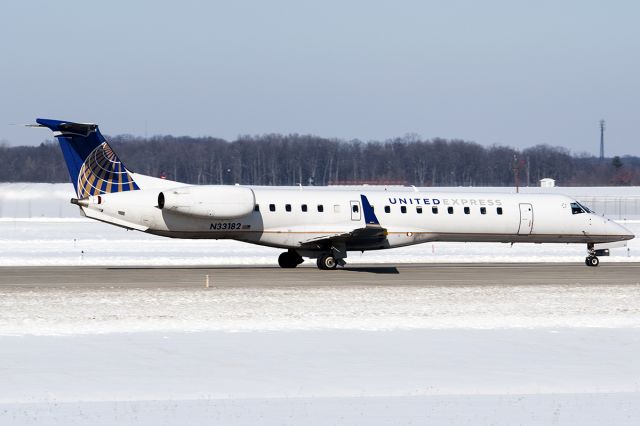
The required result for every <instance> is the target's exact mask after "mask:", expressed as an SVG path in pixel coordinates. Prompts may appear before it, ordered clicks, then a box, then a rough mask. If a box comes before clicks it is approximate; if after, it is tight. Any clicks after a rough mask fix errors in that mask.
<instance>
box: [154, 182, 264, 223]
mask: <svg viewBox="0 0 640 426" xmlns="http://www.w3.org/2000/svg"><path fill="white" fill-rule="evenodd" d="M255 204H256V198H255V195H254V194H253V191H252V190H251V189H249V188H245V187H242V186H224V185H202V186H200V185H198V186H183V187H180V188H174V189H169V190H166V191H162V192H161V193H160V194H158V207H159V208H160V209H162V210H166V211H170V212H174V213H180V214H183V215H186V216H194V217H202V218H213V219H237V218H240V217H243V216H246V215H248V214H250V213H251V212H252V211H253V208H254V206H255Z"/></svg>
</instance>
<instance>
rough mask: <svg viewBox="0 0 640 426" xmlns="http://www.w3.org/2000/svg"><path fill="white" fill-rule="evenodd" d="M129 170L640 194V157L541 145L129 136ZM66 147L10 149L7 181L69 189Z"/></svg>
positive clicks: (125, 140)
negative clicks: (549, 186)
mask: <svg viewBox="0 0 640 426" xmlns="http://www.w3.org/2000/svg"><path fill="white" fill-rule="evenodd" d="M108 140H109V143H110V144H111V146H112V147H113V149H114V150H115V151H116V152H117V153H118V155H119V157H120V159H121V160H122V161H123V162H124V163H125V165H126V166H127V168H128V169H130V170H131V171H134V172H138V173H143V174H147V175H151V176H157V177H160V176H164V177H166V178H167V179H172V180H178V181H180V182H185V183H192V184H234V183H240V184H253V185H299V184H302V185H309V184H313V185H331V184H362V183H369V184H376V183H377V184H402V185H416V186H512V185H514V184H515V181H516V179H518V181H519V184H520V185H522V186H537V185H538V181H539V180H540V179H542V178H547V177H548V178H553V179H555V180H556V182H557V184H558V185H561V186H596V185H639V184H640V157H634V156H625V157H622V158H620V157H614V158H607V159H605V160H602V161H601V160H599V159H598V158H596V157H593V156H590V155H586V154H581V155H576V154H572V153H571V152H569V151H568V150H567V149H564V148H559V147H552V146H548V145H536V146H533V147H531V148H526V149H523V150H518V149H514V148H511V147H508V146H499V145H493V146H482V145H480V144H477V143H474V142H467V141H463V140H447V139H440V138H436V139H430V140H422V139H420V138H419V137H417V136H414V135H407V136H405V137H402V138H396V139H392V140H387V141H384V142H362V141H359V140H353V141H343V140H338V139H326V138H321V137H317V136H310V135H298V134H293V135H279V134H270V135H262V136H241V137H239V138H237V139H236V140H234V141H232V142H228V141H225V140H223V139H218V138H213V137H201V138H194V137H185V136H183V137H174V136H155V137H151V138H140V137H134V136H129V135H120V136H115V137H112V138H108ZM68 180H69V177H68V174H67V169H66V167H65V165H64V160H63V158H62V154H61V152H60V149H59V147H58V145H57V143H56V142H53V141H50V142H44V143H42V144H40V145H39V146H16V147H9V146H6V145H5V146H0V181H2V182H67V181H68Z"/></svg>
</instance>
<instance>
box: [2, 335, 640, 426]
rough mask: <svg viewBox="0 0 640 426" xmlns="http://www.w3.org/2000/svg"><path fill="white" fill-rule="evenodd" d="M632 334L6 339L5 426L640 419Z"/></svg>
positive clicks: (638, 367) (637, 344) (636, 339)
mask: <svg viewBox="0 0 640 426" xmlns="http://www.w3.org/2000/svg"><path fill="white" fill-rule="evenodd" d="M639 350H640V333H638V332H637V331H636V329H622V330H611V329H587V328H579V329H551V330H544V329H534V330H514V329H512V330H465V329H451V330H411V331H398V330H396V331H376V332H367V331H298V332H247V333H225V332H203V333H130V334H106V335H89V336H69V337H29V336H27V337H20V338H17V337H0V359H2V365H1V366H0V374H1V376H2V381H1V382H0V424H3V425H4V424H11V425H14V424H20V425H41V424H46V425H65V426H70V425H86V424H91V425H113V424H117V425H139V424H144V425H154V426H155V425H168V424H172V425H183V424H188V425H212V424H215V425H235V424H242V425H256V424H260V425H262V424H267V425H300V424H304V425H307V424H309V425H325V424H332V425H421V424H456V425H457V424H463V425H485V424H486V425H488V424H493V425H496V424H505V425H512V424H521V425H540V424H545V425H547V424H549V425H551V424H556V425H558V424H569V425H574V424H579V425H603V424H615V425H636V424H638V419H640V392H639V386H640V380H639V377H640V363H639V362H638V361H637V353H638V351H639Z"/></svg>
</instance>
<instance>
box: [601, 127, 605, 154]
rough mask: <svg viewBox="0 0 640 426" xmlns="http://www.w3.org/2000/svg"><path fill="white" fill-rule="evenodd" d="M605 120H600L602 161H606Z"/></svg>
mask: <svg viewBox="0 0 640 426" xmlns="http://www.w3.org/2000/svg"><path fill="white" fill-rule="evenodd" d="M604 128H605V126H604V120H600V161H602V160H604Z"/></svg>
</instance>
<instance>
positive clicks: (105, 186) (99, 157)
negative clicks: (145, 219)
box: [36, 118, 140, 198]
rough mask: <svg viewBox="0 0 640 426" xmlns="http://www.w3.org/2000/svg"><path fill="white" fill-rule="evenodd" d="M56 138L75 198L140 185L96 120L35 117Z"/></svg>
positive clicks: (134, 187) (135, 187) (130, 189)
mask: <svg viewBox="0 0 640 426" xmlns="http://www.w3.org/2000/svg"><path fill="white" fill-rule="evenodd" d="M36 122H37V123H38V124H39V125H40V126H41V127H47V128H49V129H50V130H52V131H53V135H54V136H55V138H56V139H58V143H59V144H60V148H61V149H62V154H63V155H64V161H65V162H66V163H67V169H68V170H69V176H70V178H71V183H73V186H74V188H75V190H76V194H77V195H78V197H79V198H85V197H88V196H90V195H99V194H105V193H112V192H122V191H134V190H138V189H140V187H138V185H137V184H136V183H135V182H134V180H133V178H132V176H131V173H130V172H129V171H128V170H127V168H126V167H125V166H124V164H123V163H122V162H121V161H120V159H119V158H118V156H117V155H116V153H115V152H114V151H113V149H111V146H109V143H108V142H107V141H106V139H105V138H104V136H102V134H101V133H100V130H99V129H98V126H97V125H96V124H87V123H73V122H70V121H60V120H50V119H44V118H38V119H37V120H36Z"/></svg>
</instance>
